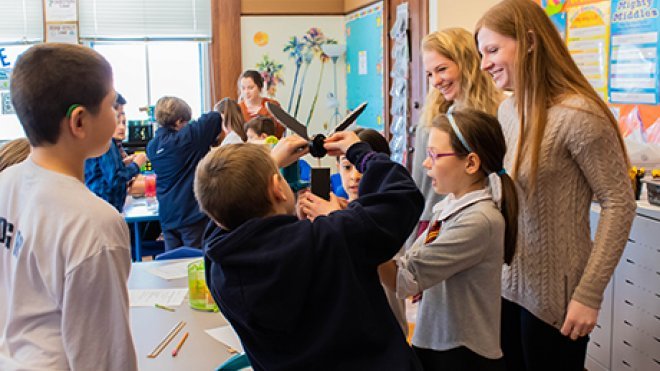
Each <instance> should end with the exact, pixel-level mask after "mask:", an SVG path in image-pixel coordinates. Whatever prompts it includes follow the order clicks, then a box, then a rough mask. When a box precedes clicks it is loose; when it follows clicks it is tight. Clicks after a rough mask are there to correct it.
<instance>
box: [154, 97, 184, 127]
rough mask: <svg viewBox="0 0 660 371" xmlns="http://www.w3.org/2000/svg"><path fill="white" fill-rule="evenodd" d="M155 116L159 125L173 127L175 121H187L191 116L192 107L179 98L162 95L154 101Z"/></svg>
mask: <svg viewBox="0 0 660 371" xmlns="http://www.w3.org/2000/svg"><path fill="white" fill-rule="evenodd" d="M154 111H155V115H154V116H155V117H156V121H158V123H159V124H160V125H161V126H165V127H169V128H175V127H176V124H177V122H178V121H179V120H180V121H182V122H188V121H190V119H191V118H192V109H191V108H190V106H189V105H188V103H186V101H184V100H183V99H181V98H177V97H162V98H160V99H159V100H158V101H157V102H156V108H155V109H154Z"/></svg>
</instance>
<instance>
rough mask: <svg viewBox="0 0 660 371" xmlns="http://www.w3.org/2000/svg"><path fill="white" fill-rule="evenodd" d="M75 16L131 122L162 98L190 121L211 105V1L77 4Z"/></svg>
mask: <svg viewBox="0 0 660 371" xmlns="http://www.w3.org/2000/svg"><path fill="white" fill-rule="evenodd" d="M0 1H2V0H0ZM79 14H80V38H81V40H83V41H85V42H87V43H88V44H89V45H90V46H91V47H93V48H94V49H95V50H97V51H98V52H99V53H101V54H102V55H103V56H105V57H106V59H108V61H109V62H110V64H111V65H112V68H113V70H114V77H115V88H116V89H117V91H118V92H120V93H121V94H122V95H123V96H124V97H125V98H126V100H127V101H128V104H127V105H126V114H127V117H128V119H129V120H131V119H138V120H140V119H145V118H146V115H145V114H144V113H142V112H139V111H138V109H139V108H140V107H144V106H149V105H154V104H155V103H156V101H157V100H158V98H160V97H162V96H164V95H173V96H177V97H179V98H181V99H183V100H185V101H186V102H188V104H189V105H190V107H191V108H192V111H193V117H197V116H199V115H200V114H201V113H202V112H203V111H205V108H207V107H208V106H209V105H207V104H206V103H207V102H206V99H205V94H204V92H206V91H209V90H210V89H208V88H207V87H205V86H204V83H203V82H204V81H208V79H207V78H206V76H207V70H208V68H207V63H206V61H207V49H208V47H207V42H208V41H210V40H211V0H187V1H181V0H94V1H80V2H79Z"/></svg>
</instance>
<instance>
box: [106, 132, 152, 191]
mask: <svg viewBox="0 0 660 371" xmlns="http://www.w3.org/2000/svg"><path fill="white" fill-rule="evenodd" d="M110 145H111V146H112V147H111V148H110V150H109V151H108V152H106V153H105V154H104V155H103V156H101V172H102V173H103V179H104V180H105V182H106V183H107V184H109V185H110V188H111V189H117V188H118V187H126V183H128V181H129V180H131V179H133V178H134V177H135V176H136V175H137V174H138V173H139V172H140V167H139V166H138V164H136V163H135V162H132V163H131V164H129V165H128V166H124V163H123V161H122V159H121V156H120V155H119V151H118V150H117V147H115V144H114V143H113V144H110ZM138 157H139V158H138ZM142 159H144V161H146V157H144V155H140V156H136V160H137V161H140V160H142ZM137 161H136V162H137Z"/></svg>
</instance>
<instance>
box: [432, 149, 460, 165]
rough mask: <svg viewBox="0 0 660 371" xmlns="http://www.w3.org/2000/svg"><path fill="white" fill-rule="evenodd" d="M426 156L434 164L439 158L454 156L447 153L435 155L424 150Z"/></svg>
mask: <svg viewBox="0 0 660 371" xmlns="http://www.w3.org/2000/svg"><path fill="white" fill-rule="evenodd" d="M426 155H427V156H429V157H430V158H431V162H432V163H434V164H435V161H436V160H437V159H439V158H441V157H448V156H456V153H455V152H447V153H435V152H433V150H432V149H430V148H429V149H427V150H426Z"/></svg>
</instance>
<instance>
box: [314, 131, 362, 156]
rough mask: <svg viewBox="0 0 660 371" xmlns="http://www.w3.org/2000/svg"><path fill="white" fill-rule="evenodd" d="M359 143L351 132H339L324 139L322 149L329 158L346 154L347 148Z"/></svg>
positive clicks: (358, 139)
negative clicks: (326, 152)
mask: <svg viewBox="0 0 660 371" xmlns="http://www.w3.org/2000/svg"><path fill="white" fill-rule="evenodd" d="M359 141H360V138H359V137H358V136H357V134H355V132H353V131H340V132H338V133H334V134H332V135H331V136H330V137H329V138H326V140H325V144H324V145H323V147H324V148H325V149H326V150H327V151H328V155H330V156H339V155H341V154H344V153H346V151H348V148H350V146H352V145H353V144H355V143H357V142H359Z"/></svg>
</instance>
